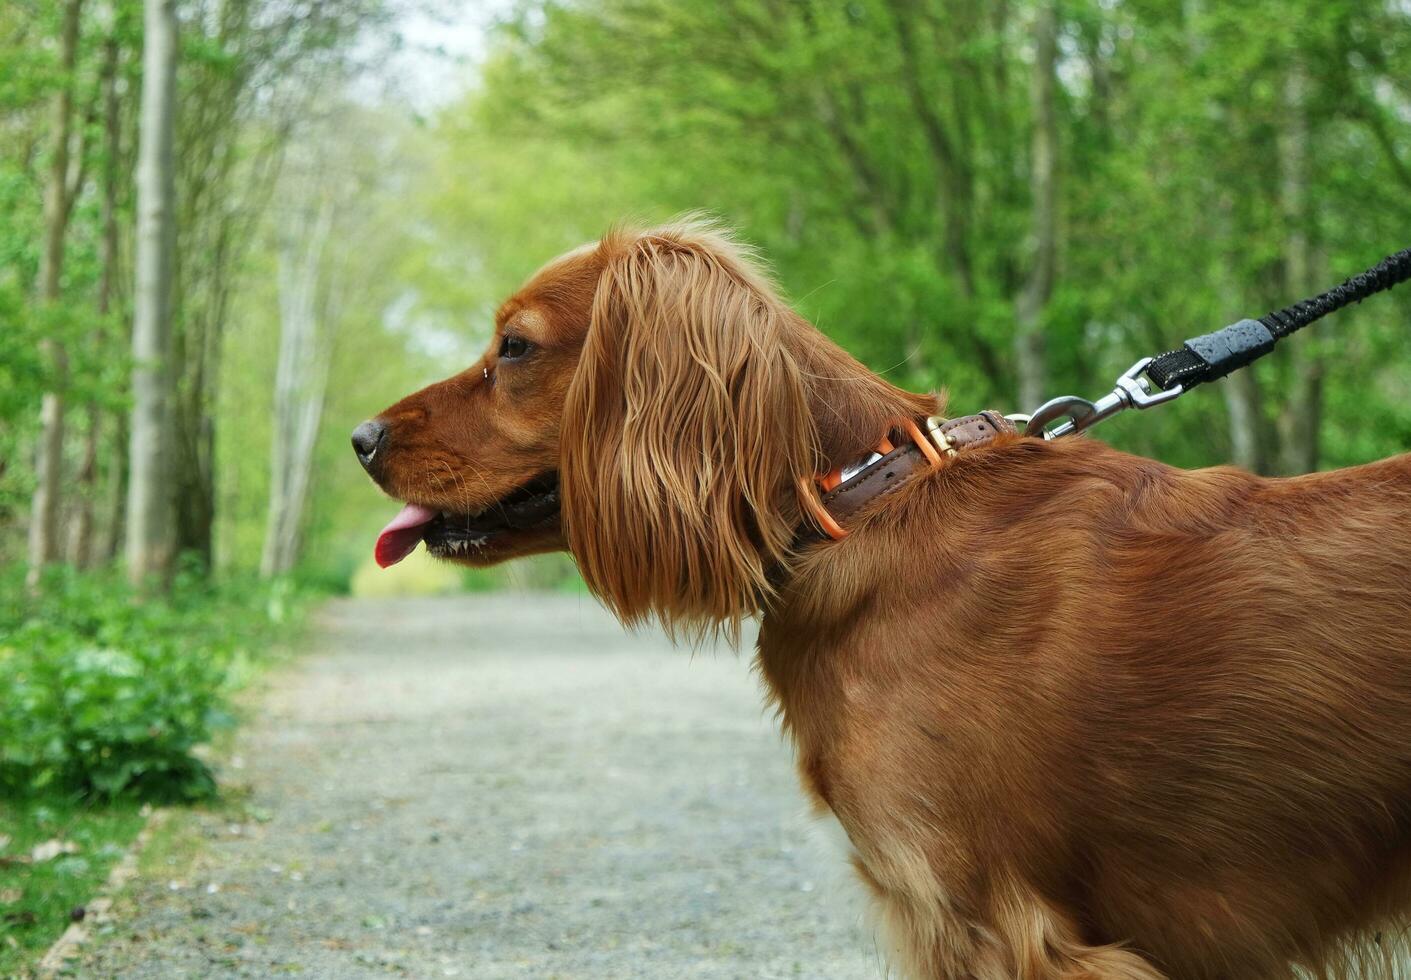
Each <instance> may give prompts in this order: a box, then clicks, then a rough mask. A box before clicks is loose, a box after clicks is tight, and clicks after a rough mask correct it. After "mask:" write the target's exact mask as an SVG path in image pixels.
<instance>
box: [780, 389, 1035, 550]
mask: <svg viewBox="0 0 1411 980" xmlns="http://www.w3.org/2000/svg"><path fill="white" fill-rule="evenodd" d="M926 429H927V433H926V434H927V435H929V436H930V437H931V438H932V439H934V440H935V445H936V447H937V448H938V449H939V451H940V457H941V459H942V464H943V463H944V459H945V458H947V457H952V456H955V455H956V454H957V453H960V452H964V451H965V450H967V449H974V448H977V447H979V446H986V445H989V444H990V443H992V442H994V441H995V440H996V439H997V438H999V437H1000V436H1006V435H1012V434H1013V433H1014V432H1015V431H1016V430H1015V427H1014V423H1013V422H1011V421H1009V419H1007V418H1005V417H1004V416H1003V415H1001V414H1000V413H998V412H988V411H987V412H981V413H979V414H978V415H967V416H965V417H964V418H958V419H950V420H948V421H945V422H941V421H939V420H936V419H932V420H931V421H930V422H929V423H928V424H927V426H926ZM923 438H924V436H923ZM928 448H929V447H922V446H919V445H917V444H916V443H915V442H909V443H907V444H906V445H904V446H901V447H899V448H896V449H893V450H891V451H890V452H888V453H886V454H885V455H883V456H882V458H881V459H879V460H877V461H875V462H873V463H871V464H869V465H868V466H867V467H866V468H864V469H863V470H861V471H859V472H858V473H855V474H854V475H853V476H852V477H851V478H849V479H848V480H846V481H844V482H843V483H840V484H839V485H838V486H836V487H834V488H833V489H832V490H829V491H828V492H827V493H825V494H823V496H822V497H821V503H822V505H823V510H824V511H825V514H826V517H831V519H832V522H833V524H834V526H835V530H841V531H842V532H843V533H842V534H838V533H835V530H829V529H828V527H827V526H826V523H825V520H826V517H825V515H818V514H815V519H814V521H813V523H812V524H810V525H806V526H805V529H804V530H803V531H802V532H801V534H800V539H801V540H800V543H806V542H808V541H811V540H818V539H822V538H825V537H833V538H839V537H842V536H843V535H845V534H846V530H845V528H846V525H847V523H848V519H849V518H851V517H852V516H853V515H855V514H856V513H857V512H858V511H860V510H862V509H863V508H864V507H867V506H868V505H869V504H871V503H872V502H873V501H874V500H877V499H878V498H879V497H884V496H886V495H887V494H889V493H891V492H892V491H893V490H895V489H897V488H898V487H900V486H902V485H903V484H904V483H906V482H907V480H908V478H909V477H911V476H913V475H915V474H917V473H919V472H922V471H925V470H931V469H935V468H936V463H935V462H933V459H932V458H931V457H932V456H933V454H932V453H929V452H927V451H926V449H928Z"/></svg>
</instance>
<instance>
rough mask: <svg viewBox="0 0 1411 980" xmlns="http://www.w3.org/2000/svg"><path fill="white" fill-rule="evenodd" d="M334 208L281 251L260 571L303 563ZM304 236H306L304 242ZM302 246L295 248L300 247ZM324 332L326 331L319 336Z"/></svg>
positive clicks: (325, 359) (322, 377)
mask: <svg viewBox="0 0 1411 980" xmlns="http://www.w3.org/2000/svg"><path fill="white" fill-rule="evenodd" d="M332 218H333V209H332V206H331V202H329V201H325V202H324V203H323V205H322V207H321V209H320V212H319V214H318V215H317V216H316V217H315V218H314V219H313V220H312V221H311V222H307V223H306V226H305V227H303V228H299V229H297V231H296V233H295V234H293V235H291V236H290V241H289V242H288V243H287V244H286V245H285V246H284V247H282V248H280V250H279V312H280V321H279V360H278V363H277V365H276V368H275V376H274V439H273V440H272V443H271V448H270V494H269V519H268V523H267V524H266V526H265V543H264V549H263V553H262V555H261V558H260V575H261V576H263V577H264V578H273V577H275V576H279V575H286V574H288V573H289V572H290V571H291V570H292V569H293V568H294V566H295V565H296V564H297V563H298V560H299V552H300V546H301V544H302V538H303V533H302V532H303V521H304V505H305V503H306V501H307V499H308V490H309V478H310V476H311V474H312V472H313V454H314V444H315V442H316V440H317V438H318V428H319V421H320V419H321V417H322V415H323V402H324V392H325V389H326V387H327V381H328V367H329V353H330V346H329V343H328V340H327V337H326V334H327V332H328V326H329V325H328V324H327V323H324V324H323V328H322V329H320V325H319V320H320V318H321V314H324V313H325V312H326V311H321V310H320V309H319V292H320V280H321V278H322V272H323V270H322V260H323V250H324V246H325V245H326V244H327V242H328V237H329V233H330V231H331V228H332ZM301 240H302V241H301ZM296 243H297V244H300V245H301V246H302V248H301V249H300V250H299V251H298V252H296V250H295V247H294V246H295V244H296ZM321 335H323V336H321Z"/></svg>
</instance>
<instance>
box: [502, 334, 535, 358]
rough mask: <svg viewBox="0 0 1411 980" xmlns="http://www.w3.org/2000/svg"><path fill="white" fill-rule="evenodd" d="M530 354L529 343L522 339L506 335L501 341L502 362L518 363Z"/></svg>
mask: <svg viewBox="0 0 1411 980" xmlns="http://www.w3.org/2000/svg"><path fill="white" fill-rule="evenodd" d="M528 353H529V341H527V340H525V339H523V338H522V337H515V336H512V335H510V334H505V338H504V339H503V340H501V341H500V360H502V361H517V360H519V359H520V358H521V357H523V356H524V355H525V354H528Z"/></svg>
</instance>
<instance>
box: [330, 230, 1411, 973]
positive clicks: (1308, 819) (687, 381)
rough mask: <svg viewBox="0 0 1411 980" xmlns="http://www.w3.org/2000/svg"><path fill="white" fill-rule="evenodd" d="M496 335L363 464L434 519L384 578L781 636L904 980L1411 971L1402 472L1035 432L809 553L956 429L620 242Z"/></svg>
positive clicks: (808, 748) (554, 283)
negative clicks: (859, 465)
mask: <svg viewBox="0 0 1411 980" xmlns="http://www.w3.org/2000/svg"><path fill="white" fill-rule="evenodd" d="M495 328H496V329H495V339H494V341H493V342H492V343H491V345H490V349H489V350H488V351H487V352H486V353H485V355H484V357H483V358H481V360H480V361H479V362H477V363H476V364H474V365H472V366H471V367H470V368H468V369H467V370H465V371H464V372H462V373H460V374H457V375H455V376H454V377H452V378H449V379H448V380H446V381H443V382H441V383H439V384H436V385H432V386H431V387H429V388H426V389H425V390H423V391H420V392H417V393H416V394H414V395H411V396H410V397H408V398H406V399H404V400H402V401H401V402H398V403H397V404H396V405H393V406H392V407H391V408H389V409H387V410H386V411H385V412H383V413H382V414H381V415H380V416H379V417H378V418H377V419H375V420H373V421H372V422H369V423H364V425H363V426H360V427H359V429H358V432H357V433H356V434H355V438H354V442H355V445H356V447H357V450H358V454H359V456H360V458H362V459H363V461H364V465H365V466H366V467H367V468H368V470H369V472H370V473H371V474H372V475H373V477H374V478H375V479H376V480H377V482H378V483H379V484H380V485H381V486H382V488H383V489H384V490H386V491H387V492H388V493H389V494H391V495H393V496H395V497H398V498H400V499H401V500H404V501H407V502H408V506H407V507H406V508H405V509H404V511H403V512H402V514H400V515H398V517H397V519H396V520H394V521H393V522H392V524H391V525H389V526H388V529H387V531H385V532H384V534H383V535H382V537H381V539H380V540H379V560H381V561H383V562H384V563H386V562H390V561H394V560H397V559H398V558H399V557H401V556H402V555H404V554H406V553H407V552H408V551H410V550H411V549H412V548H414V547H415V546H416V544H418V543H419V542H421V541H423V540H424V541H425V542H426V544H427V546H428V547H429V549H430V550H431V552H432V553H433V554H437V555H440V556H443V557H447V558H452V559H454V560H458V561H462V562H466V563H469V564H488V563H492V562H498V561H503V560H505V559H508V558H513V557H515V556H518V555H525V554H530V553H533V552H538V551H545V550H551V549H563V548H567V549H568V550H569V551H571V552H572V554H573V555H574V556H575V558H576V559H577V561H578V564H579V567H580V568H581V569H582V573H583V576H584V578H585V579H586V580H587V582H588V584H589V585H590V586H591V587H592V589H593V591H594V592H595V593H596V594H597V595H598V596H599V597H601V599H602V600H603V601H604V602H606V603H607V604H608V605H609V606H610V607H611V608H612V609H613V610H614V611H615V612H616V613H617V614H618V615H619V616H620V617H621V618H622V619H623V620H625V621H628V622H632V621H636V620H640V619H642V618H645V617H652V616H655V617H657V618H659V619H660V620H662V621H663V622H664V623H666V624H667V625H668V626H669V627H676V628H680V629H686V630H688V631H689V630H696V629H701V628H710V627H716V626H724V627H725V628H727V629H729V628H731V627H732V626H737V625H738V624H739V622H740V620H741V619H742V618H745V617H751V616H755V615H760V616H761V617H762V620H761V622H762V625H761V629H760V638H759V664H760V667H761V670H762V672H763V675H764V677H765V678H766V680H767V682H768V685H769V687H770V690H771V691H772V693H773V697H774V698H775V700H776V701H777V703H778V707H779V709H780V712H781V714H782V717H783V722H784V725H785V727H786V729H787V731H788V732H789V734H790V736H791V737H792V739H793V741H794V744H795V746H796V748H797V753H798V761H799V769H800V773H801V776H802V780H803V784H804V787H805V788H806V790H807V792H808V793H809V794H810V796H811V798H812V799H813V801H814V802H815V804H816V806H817V808H818V809H819V811H820V812H831V813H832V814H833V815H835V816H836V817H837V819H838V820H839V821H840V822H841V824H842V826H843V828H844V829H845V830H846V831H847V836H848V838H849V840H850V842H851V846H852V849H853V856H852V861H853V863H854V865H855V866H856V869H857V873H858V875H859V876H860V877H861V879H862V881H863V882H864V883H865V884H866V886H867V888H868V889H869V890H870V892H871V893H872V895H873V896H874V898H875V901H876V905H877V907H878V910H879V912H880V921H881V923H882V925H883V927H884V932H885V936H886V938H887V941H888V945H889V948H890V949H891V950H892V951H893V952H894V954H895V958H896V962H897V964H898V966H899V967H900V968H901V969H902V971H903V972H904V973H906V974H907V975H908V976H912V977H917V978H923V977H924V978H948V980H949V978H955V980H962V978H964V980H1011V978H1025V980H1040V978H1079V977H1083V978H1123V980H1136V978H1141V980H1152V978H1158V977H1169V978H1173V980H1217V978H1219V980H1256V978H1257V980H1265V978H1273V977H1289V976H1294V975H1298V974H1296V973H1295V966H1296V965H1297V966H1301V967H1302V968H1303V969H1304V970H1307V971H1311V973H1312V974H1314V975H1347V974H1348V973H1350V972H1353V971H1354V970H1359V971H1361V972H1360V973H1359V975H1376V974H1382V973H1388V974H1389V973H1392V972H1394V969H1395V965H1394V964H1395V958H1396V957H1397V956H1398V955H1399V954H1400V952H1401V949H1400V947H1399V945H1398V940H1399V939H1400V937H1401V931H1400V930H1401V924H1400V916H1401V914H1402V913H1403V912H1405V911H1406V910H1407V906H1408V899H1411V882H1409V881H1408V874H1407V873H1408V857H1409V856H1411V584H1408V576H1411V460H1408V458H1407V457H1400V458H1397V459H1394V460H1388V461H1385V462H1381V463H1376V464H1373V465H1370V466H1364V467H1360V468H1357V469H1352V470H1344V471H1340V472H1333V473H1324V474H1318V475H1314V476H1306V477H1300V478H1298V479H1291V480H1266V479H1260V478H1256V477H1254V476H1250V475H1248V474H1245V473H1242V472H1239V471H1236V470H1233V469H1225V468H1220V469H1212V470H1203V471H1199V472H1185V471H1181V470H1176V469H1172V468H1170V467H1168V466H1163V465H1162V464H1160V463H1156V462H1153V461H1151V460H1147V459H1140V458H1136V457H1132V456H1128V455H1124V454H1122V453H1120V452H1116V451H1114V450H1112V449H1110V448H1108V447H1107V446H1104V445H1103V444H1101V443H1099V442H1095V441H1092V440H1090V439H1068V440H1061V441H1056V442H1044V441H1041V440H1037V439H1027V438H1019V437H1015V436H1006V437H1001V438H999V439H998V440H996V441H994V442H993V443H991V444H990V445H988V446H985V447H983V448H977V449H974V450H972V451H969V452H965V453H962V454H960V455H958V456H956V457H954V458H952V459H949V460H947V461H946V462H945V463H944V465H942V466H940V467H938V468H937V469H935V470H933V471H930V472H927V473H924V474H922V475H919V476H916V477H913V478H911V479H910V480H908V481H907V482H906V483H905V485H902V486H900V487H899V488H898V489H897V490H896V491H895V492H892V493H890V494H888V495H887V496H885V497H883V498H881V499H879V500H878V501H876V503H875V504H874V505H872V506H870V507H868V508H866V509H864V510H863V511H862V512H861V513H859V514H857V515H855V517H854V518H853V519H852V521H851V523H850V527H849V530H850V531H851V533H850V535H849V536H848V537H847V538H846V539H844V540H841V541H831V540H822V539H818V538H810V537H807V536H805V537H799V531H800V529H801V528H808V527H810V526H811V521H810V517H809V512H808V510H806V509H805V508H804V507H803V506H802V504H801V500H802V499H803V498H802V496H801V493H803V494H806V493H807V492H808V491H807V489H805V490H803V491H801V489H800V488H801V487H803V488H807V487H809V486H810V484H811V481H812V479H813V477H814V476H815V474H819V473H824V472H827V471H828V470H830V469H832V468H834V467H836V466H839V465H842V464H846V463H849V462H852V461H854V460H857V459H858V458H860V457H865V456H866V455H867V453H868V451H869V450H870V449H871V447H872V446H874V445H875V444H876V443H877V442H878V440H879V439H880V438H882V437H883V436H884V435H885V434H886V433H887V432H888V431H889V430H895V429H897V428H898V426H899V425H900V424H901V423H902V422H903V421H915V422H922V421H923V420H924V419H925V418H926V417H927V416H929V415H931V414H932V413H934V412H935V411H936V410H937V407H938V406H937V405H936V399H935V398H934V397H933V396H930V395H917V394H911V393H908V392H904V391H901V390H898V389H897V388H895V387H893V386H892V385H890V384H888V383H886V382H885V381H883V380H882V379H880V378H878V377H877V376H876V375H874V374H872V373H870V372H869V371H867V370H866V369H865V368H863V367H862V366H861V365H860V364H858V363H857V362H856V361H854V360H853V359H852V358H851V357H849V356H848V355H847V354H845V353H844V352H843V351H842V350H840V349H839V348H837V347H836V346H835V345H833V344H832V343H830V342H829V341H828V340H827V339H826V338H824V337H823V335H822V334H820V333H819V332H818V331H816V330H815V329H814V328H813V327H812V326H810V325H809V324H808V323H807V322H806V321H804V320H803V319H802V318H801V317H799V316H798V315H796V314H795V313H793V312H792V311H791V310H790V309H789V308H788V307H787V306H785V305H784V304H783V303H782V302H781V301H780V299H779V298H778V296H777V294H776V292H775V290H774V289H773V288H772V287H771V285H770V283H769V282H768V281H767V279H766V278H765V277H764V276H763V275H762V274H761V273H760V272H759V271H758V269H757V268H756V266H755V263H754V262H753V261H752V260H751V257H750V256H749V255H748V253H746V252H745V251H744V250H742V249H741V248H740V247H739V246H737V245H735V244H733V243H732V242H731V241H730V239H729V238H728V237H727V236H725V235H723V234H721V233H719V232H718V231H715V230H713V229H711V228H710V227H708V226H703V225H700V224H692V223H689V222H687V223H682V224H680V225H677V226H672V227H667V228H662V229H657V230H653V231H648V232H640V233H638V232H626V231H621V232H614V233H611V234H609V235H608V236H607V237H606V238H604V239H603V240H602V241H601V242H600V243H597V244H595V245H592V246H588V247H585V248H582V249H579V250H577V251H575V252H571V253H569V254H568V255H566V256H564V257H562V258H560V259H558V260H556V261H555V262H553V263H551V264H550V265H548V266H547V267H545V268H544V269H543V270H541V271H540V272H539V273H538V274H537V275H535V276H534V277H533V278H532V279H531V280H530V281H529V283H528V284H527V285H526V286H525V287H524V288H523V289H521V290H520V291H519V292H518V293H516V294H515V295H514V296H513V297H512V298H511V299H510V300H509V301H508V302H506V303H505V305H504V306H503V307H502V308H501V309H500V311H499V314H498V316H497V317H496V321H495ZM800 542H802V543H800ZM1305 975H1306V974H1305Z"/></svg>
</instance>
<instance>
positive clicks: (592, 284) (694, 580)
mask: <svg viewBox="0 0 1411 980" xmlns="http://www.w3.org/2000/svg"><path fill="white" fill-rule="evenodd" d="M933 409H934V399H932V398H930V397H929V396H917V395H908V394H906V393H904V392H901V391H899V390H898V389H896V388H893V387H892V386H891V385H889V384H887V383H885V382H883V381H881V380H880V379H878V378H877V377H876V376H875V375H872V374H870V373H869V372H867V371H866V370H865V369H864V368H862V367H861V365H859V364H858V363H857V362H856V361H854V360H853V359H852V358H850V357H849V356H848V355H846V354H845V353H843V352H842V351H841V350H839V349H838V348H837V347H835V346H834V345H832V344H831V343H830V342H828V341H827V340H826V339H825V338H824V337H823V336H822V335H821V334H819V333H818V332H817V331H816V330H814V329H813V328H812V327H811V326H810V325H809V324H808V323H807V322H806V321H804V320H803V319H802V318H800V317H799V316H798V315H797V314H795V313H794V312H793V311H792V310H790V309H789V308H788V307H787V306H786V305H784V304H783V303H782V302H781V301H780V300H779V298H778V296H777V294H776V292H775V290H774V288H773V287H772V286H771V284H770V283H769V281H768V280H767V278H765V276H763V275H762V274H761V273H760V272H759V271H758V270H757V268H756V266H755V264H754V263H753V262H752V260H751V258H750V256H749V254H748V252H746V251H745V250H744V249H742V248H741V247H740V246H738V245H737V244H735V243H734V242H733V241H731V239H730V238H729V237H728V236H726V235H724V234H723V233H721V232H719V231H717V230H715V229H713V228H712V227H710V226H708V225H704V224H701V223H690V222H687V223H683V224H680V225H676V226H672V227H668V228H662V229H657V230H653V231H647V232H613V233H610V234H609V235H607V236H606V237H605V238H603V240H602V241H600V242H597V243H595V244H593V245H589V246H585V247H583V248H580V249H577V250H575V251H573V252H570V253H568V254H567V255H564V256H562V257H560V258H558V259H556V260H555V261H553V262H551V263H550V264H549V265H547V266H545V267H544V268H543V269H541V270H540V271H539V272H538V273H537V274H536V275H535V276H534V277H533V278H531V279H530V280H529V282H528V283H527V284H526V285H525V286H524V287H523V288H522V289H520V290H519V292H517V293H515V295H514V296H512V297H511V298H510V299H509V300H508V301H507V302H506V303H505V304H504V305H503V306H502V307H501V308H500V310H499V312H498V313H497V314H496V317H495V335H494V338H493V340H492V341H491V343H490V346H489V348H488V350H486V352H485V354H484V356H482V357H481V358H480V360H479V361H477V362H476V363H475V364H473V365H471V366H470V367H469V368H467V369H466V370H465V371H462V372H461V373H460V374H457V375H455V376H453V377H451V378H448V379H447V380H445V381H442V382H439V383H437V384H434V385H431V386H430V387H428V388H424V389H423V390H421V391H419V392H417V393H415V394H413V395H410V396H408V397H407V398H404V399H403V400H401V401H400V402H398V403H397V404H395V405H393V406H391V407H390V408H388V409H386V410H385V411H383V412H382V413H381V414H380V415H378V416H377V417H376V418H375V419H372V420H370V421H368V422H365V423H363V424H362V425H360V426H359V427H358V428H357V430H355V432H354V434H353V446H354V449H355V451H356V452H357V454H358V458H359V460H360V461H361V462H362V464H363V466H364V468H365V469H366V470H367V472H368V473H369V474H370V475H371V476H372V478H373V479H374V480H376V481H377V483H378V485H379V486H380V487H382V489H383V490H385V491H386V492H387V493H389V494H390V495H392V496H394V497H396V498H398V499H400V500H403V501H406V502H407V505H408V506H406V507H405V508H404V509H403V510H402V512H401V513H400V514H399V515H398V516H397V517H396V518H395V519H394V520H393V521H392V523H391V524H389V525H388V526H387V528H386V529H385V530H384V531H383V532H382V535H381V536H380V537H379V539H378V544H377V558H378V561H379V562H380V563H382V564H384V565H385V564H390V563H392V562H395V561H398V560H400V559H401V558H403V557H405V556H406V555H407V554H409V553H410V552H411V551H412V550H413V549H414V548H415V547H416V545H417V544H418V543H419V542H421V541H425V542H426V545H427V548H428V550H429V551H430V552H431V553H432V554H433V555H435V556H437V557H440V558H446V559H449V560H452V561H457V562H462V563H465V564H471V565H485V564H493V563H496V562H500V561H504V560H506V559H509V558H514V557H518V556H521V555H528V554H534V553H536V552H543V551H551V550H559V549H564V548H567V549H568V550H570V551H571V552H572V553H573V555H574V556H575V558H576V559H577V561H578V564H579V567H580V569H581V570H582V572H583V575H584V578H585V579H586V580H587V582H588V584H589V586H590V587H591V588H592V589H593V590H594V592H596V593H597V594H598V595H599V596H600V597H601V598H603V599H604V600H605V601H606V602H607V603H608V604H609V605H610V606H611V607H612V608H613V609H614V611H615V612H617V613H618V614H619V615H620V616H622V617H623V618H624V619H626V620H633V619H637V618H640V617H642V616H644V615H646V614H648V613H656V614H658V615H659V616H661V617H662V618H663V619H664V620H666V621H667V622H673V621H703V620H704V621H713V622H725V621H731V620H737V619H738V618H740V617H741V616H744V615H748V614H749V613H751V612H753V611H754V610H756V609H758V608H759V606H760V603H761V602H762V601H764V600H765V599H766V598H767V597H768V595H769V594H770V582H769V577H768V571H769V569H770V568H771V567H773V566H776V565H779V564H781V563H784V562H786V561H787V560H788V557H789V548H790V544H791V542H792V540H793V537H794V534H795V531H796V529H797V527H798V525H799V523H800V521H801V516H800V510H799V504H798V498H797V490H798V488H799V486H800V485H801V484H805V483H806V482H807V481H808V480H810V479H811V478H812V475H813V474H814V473H816V472H820V471H823V470H826V469H829V468H831V466H833V465H836V464H837V463H839V462H846V461H849V460H851V459H852V458H854V457H856V456H857V455H859V454H860V453H862V452H864V451H866V449H868V448H869V447H870V446H872V445H873V444H875V443H876V441H877V440H878V439H879V438H880V437H881V436H882V435H883V434H884V433H885V432H886V431H887V429H888V428H889V426H890V425H891V424H893V423H894V422H895V421H896V420H897V419H899V418H900V417H902V416H907V417H917V416H924V415H925V414H927V413H928V412H930V411H932V410H933Z"/></svg>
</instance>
